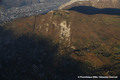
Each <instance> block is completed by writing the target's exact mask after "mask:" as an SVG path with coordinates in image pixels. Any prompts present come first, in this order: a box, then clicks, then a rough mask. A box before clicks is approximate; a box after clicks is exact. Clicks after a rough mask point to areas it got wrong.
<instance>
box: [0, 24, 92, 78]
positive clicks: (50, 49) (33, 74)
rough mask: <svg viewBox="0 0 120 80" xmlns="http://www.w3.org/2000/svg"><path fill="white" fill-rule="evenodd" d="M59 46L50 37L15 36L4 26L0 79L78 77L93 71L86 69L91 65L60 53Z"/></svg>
mask: <svg viewBox="0 0 120 80" xmlns="http://www.w3.org/2000/svg"><path fill="white" fill-rule="evenodd" d="M58 48H59V45H58V44H53V43H52V40H50V39H48V38H44V37H42V36H36V35H34V34H32V35H29V34H26V35H25V34H24V35H21V36H15V35H14V32H13V31H11V30H6V29H5V28H4V27H1V26H0V80H28V79H29V80H40V79H43V80H48V79H52V80H56V79H57V80H61V79H62V80H67V79H69V80H73V79H74V80H76V79H77V76H78V75H86V74H90V73H89V72H88V71H86V70H89V68H88V67H91V66H89V65H88V64H86V63H79V62H77V61H76V60H74V59H72V58H71V57H69V56H59V54H58ZM68 66H69V67H68ZM84 66H86V70H85V71H83V70H82V69H83V68H84Z"/></svg>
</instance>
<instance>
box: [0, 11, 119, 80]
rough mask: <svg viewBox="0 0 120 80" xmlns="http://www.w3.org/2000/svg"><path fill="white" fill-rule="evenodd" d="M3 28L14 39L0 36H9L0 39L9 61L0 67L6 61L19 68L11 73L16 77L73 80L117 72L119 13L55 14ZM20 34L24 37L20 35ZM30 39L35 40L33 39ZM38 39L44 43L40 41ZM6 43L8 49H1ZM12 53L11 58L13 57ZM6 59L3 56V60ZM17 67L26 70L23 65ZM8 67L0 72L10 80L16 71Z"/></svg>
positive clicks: (10, 24)
mask: <svg viewBox="0 0 120 80" xmlns="http://www.w3.org/2000/svg"><path fill="white" fill-rule="evenodd" d="M1 28H3V29H4V30H5V32H8V31H11V33H12V34H13V36H14V37H15V39H14V38H13V39H12V40H10V39H9V37H8V36H7V37H4V35H7V34H6V33H4V32H2V31H1V36H0V37H2V38H5V40H6V42H7V43H6V42H5V41H4V40H3V39H2V40H1V41H3V42H4V43H5V44H4V45H3V46H2V49H3V50H2V54H1V55H2V56H4V57H6V56H7V58H6V59H7V61H8V62H5V63H4V64H2V63H1V65H3V66H4V65H7V63H9V59H10V61H11V63H10V64H12V63H13V61H18V62H17V64H19V65H20V66H21V67H20V70H19V66H16V65H15V66H16V68H15V70H17V71H18V73H19V72H20V73H25V75H26V76H29V75H31V77H32V79H31V77H30V80H34V79H35V78H37V79H47V78H46V77H45V76H46V75H47V77H51V78H52V79H53V80H55V79H58V80H59V79H60V80H61V79H62V80H66V79H70V80H71V79H76V74H79V75H109V76H111V75H113V76H114V75H118V76H119V74H120V71H119V66H120V65H119V63H120V33H119V32H120V17H119V16H118V15H110V14H94V15H86V14H83V13H79V12H75V11H67V10H56V11H50V12H49V13H47V14H45V15H36V16H31V17H26V18H18V19H15V20H13V21H11V22H8V23H5V24H1ZM3 34H4V35H3ZM9 34H10V33H9ZM24 35H25V36H27V38H26V37H23V36H24ZM31 36H32V37H35V41H34V39H33V38H31ZM41 37H42V39H39V38H41ZM39 40H40V42H39ZM1 43H2V42H1ZM53 44H54V45H53ZM56 44H57V46H56ZM6 45H7V46H8V47H5V46H6ZM10 46H12V47H10ZM16 46H17V47H16ZM24 46H25V47H24ZM11 48H12V49H11ZM7 49H8V50H10V51H7ZM11 51H12V53H11ZM10 53H11V54H13V56H12V57H11V55H10ZM17 53H18V54H17ZM14 54H15V55H14ZM21 54H22V55H21ZM31 55H32V56H33V57H32V56H31ZM22 56H24V57H25V59H23V57H22ZM4 57H3V58H2V57H1V59H2V61H3V62H4V61H5V59H4ZM14 58H15V60H13V59H14ZM12 60H13V61H12ZM22 60H23V62H21V61H22ZM19 61H20V62H19ZM24 61H25V62H24ZM27 61H28V62H27ZM31 61H33V62H32V63H34V64H32V63H31ZM21 63H22V64H24V65H25V66H23V67H22V65H21ZM27 63H29V64H30V65H27ZM48 65H49V66H48ZM13 66H14V64H12V67H13ZM26 66H27V67H26ZM28 66H30V67H29V68H28ZM12 67H7V70H8V71H9V73H8V72H7V71H6V68H3V70H2V73H3V74H2V77H3V78H4V76H5V77H7V75H6V74H9V75H10V76H11V75H12V76H13V75H14V74H15V73H16V71H14V72H13V71H12V70H14V69H13V68H12ZM10 68H12V70H11V69H10ZM24 69H25V70H24ZM26 70H28V71H26ZM51 72H52V74H51ZM10 73H13V74H10ZM48 74H49V76H48ZM16 75H20V74H16ZM54 75H55V76H54ZM26 76H25V77H23V78H26ZM56 76H57V77H56ZM18 77H19V76H18ZM18 77H15V78H16V79H17V78H18ZM34 77H35V78H34ZM11 79H12V78H11Z"/></svg>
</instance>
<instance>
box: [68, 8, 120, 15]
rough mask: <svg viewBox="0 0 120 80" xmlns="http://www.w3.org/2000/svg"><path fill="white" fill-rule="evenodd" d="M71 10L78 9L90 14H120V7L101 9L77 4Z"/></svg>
mask: <svg viewBox="0 0 120 80" xmlns="http://www.w3.org/2000/svg"><path fill="white" fill-rule="evenodd" d="M69 10H72V11H77V12H80V13H84V14H88V15H94V14H108V15H120V9H115V8H103V9H99V8H95V7H91V6H76V7H72V8H70V9H69Z"/></svg>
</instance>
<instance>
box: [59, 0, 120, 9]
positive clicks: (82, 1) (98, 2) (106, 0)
mask: <svg viewBox="0 0 120 80" xmlns="http://www.w3.org/2000/svg"><path fill="white" fill-rule="evenodd" d="M73 6H92V7H96V8H120V1H119V0H71V1H69V2H67V3H65V4H64V5H62V6H61V7H59V9H66V8H70V7H73Z"/></svg>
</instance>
